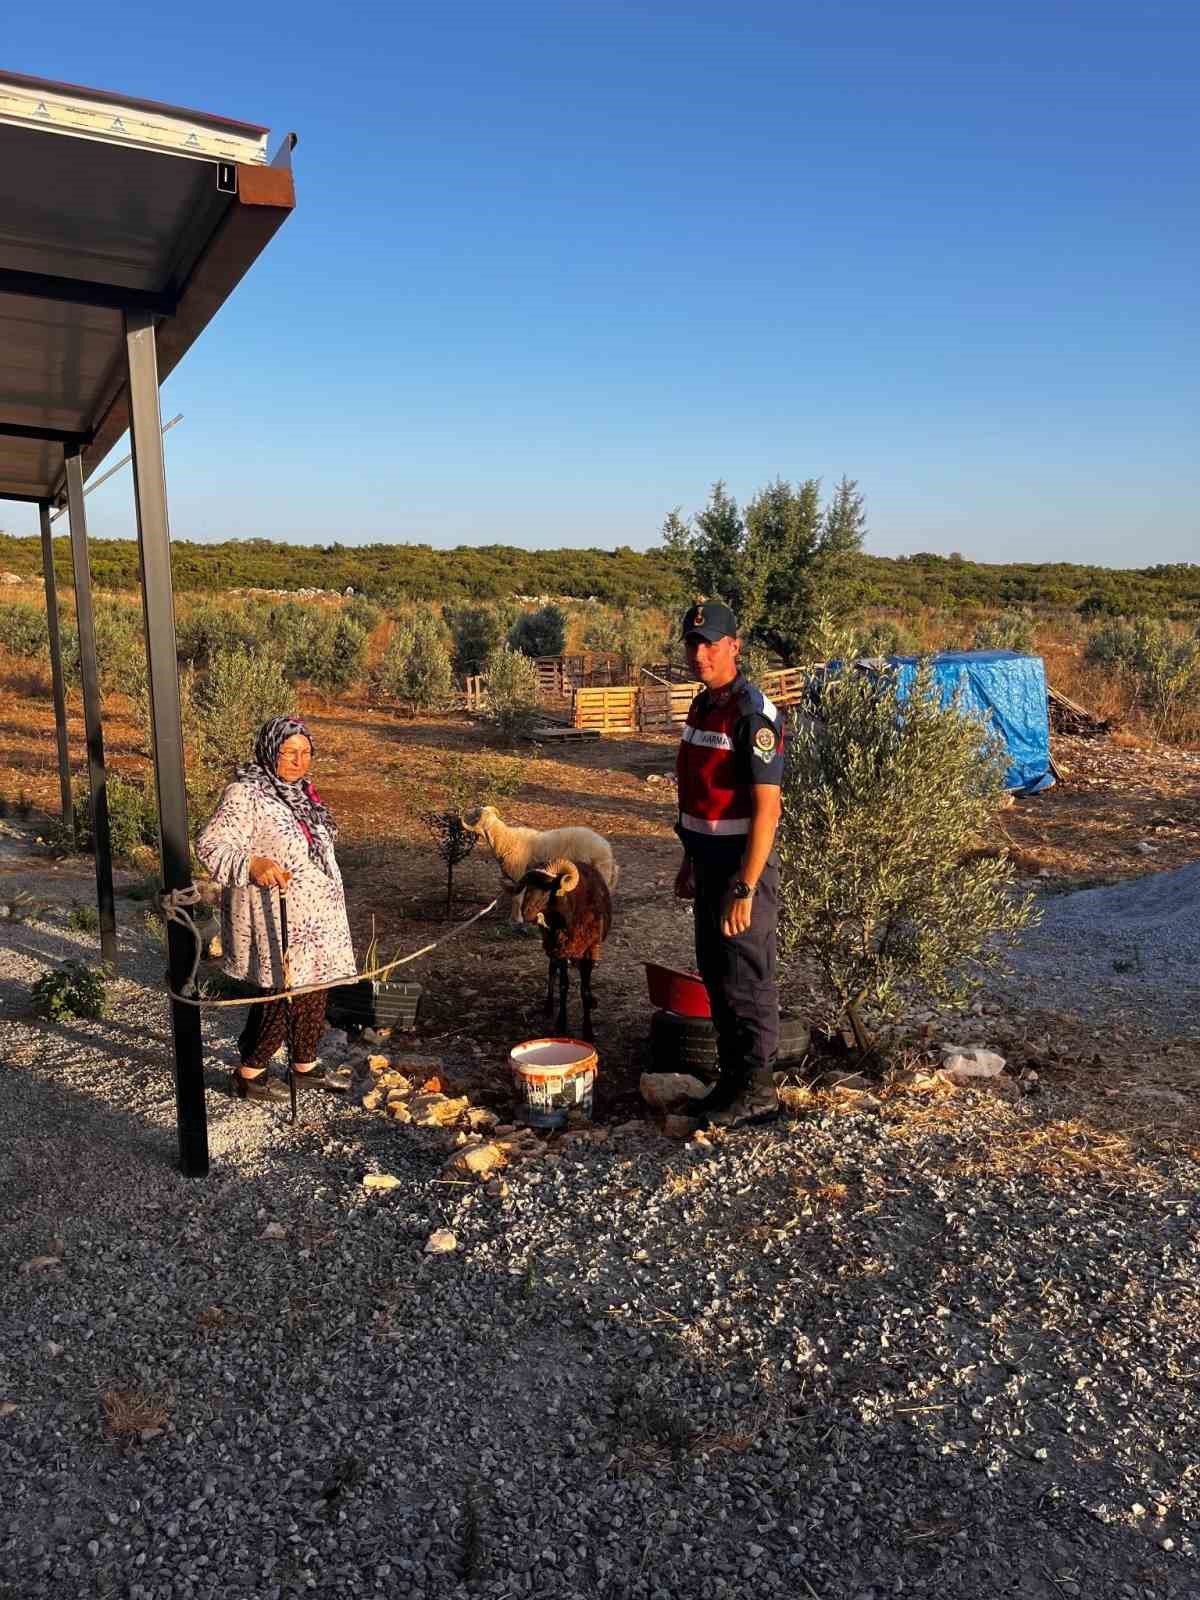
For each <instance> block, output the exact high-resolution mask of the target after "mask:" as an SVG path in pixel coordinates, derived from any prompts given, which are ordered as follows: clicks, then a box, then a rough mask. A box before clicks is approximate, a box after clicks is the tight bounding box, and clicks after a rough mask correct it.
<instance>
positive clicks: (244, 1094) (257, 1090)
mask: <svg viewBox="0 0 1200 1600" xmlns="http://www.w3.org/2000/svg"><path fill="white" fill-rule="evenodd" d="M233 1092H234V1094H235V1095H236V1096H237V1098H238V1099H239V1100H259V1101H262V1102H263V1103H264V1104H266V1105H275V1106H278V1105H284V1106H285V1105H287V1104H288V1102H289V1100H290V1099H291V1096H290V1095H289V1094H288V1091H287V1088H286V1086H285V1085H284V1084H282V1083H280V1081H279V1079H278V1078H272V1077H271V1075H270V1073H269V1072H268V1071H267V1070H266V1069H265V1068H264V1069H263V1070H262V1071H261V1072H260V1073H258V1074H257V1076H256V1077H253V1078H247V1077H246V1075H245V1073H244V1072H242V1071H241V1069H240V1068H237V1067H235V1068H234V1073H233Z"/></svg>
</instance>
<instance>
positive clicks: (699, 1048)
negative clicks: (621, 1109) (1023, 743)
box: [650, 1010, 810, 1072]
mask: <svg viewBox="0 0 1200 1600" xmlns="http://www.w3.org/2000/svg"><path fill="white" fill-rule="evenodd" d="M809 1037H810V1035H809V1027H808V1023H807V1022H805V1020H804V1019H803V1017H789V1016H784V1017H780V1019H779V1053H778V1057H777V1060H778V1061H779V1063H780V1064H781V1065H782V1064H784V1063H786V1062H791V1061H799V1060H800V1058H801V1057H802V1056H803V1055H805V1054H806V1052H807V1050H808V1045H809ZM650 1056H651V1059H652V1061H653V1063H654V1068H655V1070H656V1071H658V1072H693V1071H696V1070H697V1069H699V1070H700V1071H701V1072H704V1071H708V1072H715V1071H716V1067H717V1035H716V1029H715V1028H714V1027H713V1022H712V1018H711V1017H682V1016H680V1015H679V1013H678V1012H675V1011H661V1010H660V1011H655V1012H653V1013H652V1014H651V1017H650Z"/></svg>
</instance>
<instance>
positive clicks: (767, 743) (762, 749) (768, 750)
mask: <svg viewBox="0 0 1200 1600" xmlns="http://www.w3.org/2000/svg"><path fill="white" fill-rule="evenodd" d="M775 744H776V740H775V730H774V728H759V730H758V732H757V733H756V734H755V735H754V754H755V755H756V756H758V758H759V759H760V760H761V761H770V759H771V758H772V756H773V755H774V754H775Z"/></svg>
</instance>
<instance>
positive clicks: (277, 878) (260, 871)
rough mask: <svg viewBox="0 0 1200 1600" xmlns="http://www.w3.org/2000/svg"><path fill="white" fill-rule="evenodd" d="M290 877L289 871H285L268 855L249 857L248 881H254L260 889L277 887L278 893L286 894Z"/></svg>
mask: <svg viewBox="0 0 1200 1600" xmlns="http://www.w3.org/2000/svg"><path fill="white" fill-rule="evenodd" d="M291 877H292V875H291V873H290V872H285V871H284V869H283V868H282V867H281V866H280V865H279V863H278V861H272V860H271V858H270V856H251V857H250V882H251V883H256V884H257V885H258V887H259V888H260V889H276V888H277V889H278V890H279V892H280V894H286V893H287V886H288V884H289V882H290V881H291Z"/></svg>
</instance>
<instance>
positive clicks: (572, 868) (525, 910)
mask: <svg viewBox="0 0 1200 1600" xmlns="http://www.w3.org/2000/svg"><path fill="white" fill-rule="evenodd" d="M578 884H579V868H578V867H577V866H576V865H575V863H574V862H573V861H566V860H560V861H548V862H547V863H546V864H545V866H543V867H530V869H529V871H528V872H527V873H526V874H525V876H524V877H523V878H522V879H521V881H520V883H519V884H518V885H517V888H518V890H519V891H520V892H521V894H522V896H523V898H522V900H521V920H522V921H523V922H533V923H536V924H537V926H538V927H539V928H544V927H545V926H546V912H547V910H548V909H549V907H550V902H551V901H552V900H554V899H556V898H559V897H561V896H564V895H568V894H570V893H571V891H572V889H575V888H577V887H578Z"/></svg>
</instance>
